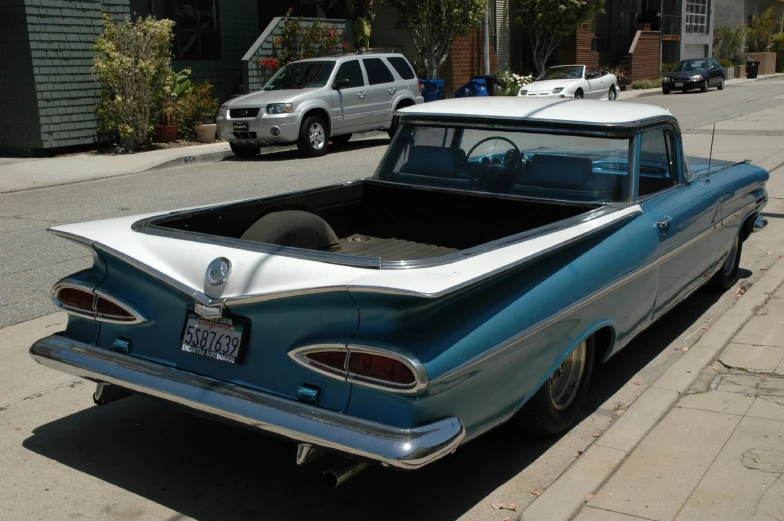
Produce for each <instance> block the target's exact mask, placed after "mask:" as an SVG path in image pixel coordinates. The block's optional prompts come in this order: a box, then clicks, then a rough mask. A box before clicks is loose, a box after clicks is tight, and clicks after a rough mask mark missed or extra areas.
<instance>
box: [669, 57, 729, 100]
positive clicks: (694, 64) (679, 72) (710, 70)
mask: <svg viewBox="0 0 784 521" xmlns="http://www.w3.org/2000/svg"><path fill="white" fill-rule="evenodd" d="M724 80H725V78H724V68H723V67H722V66H721V64H720V63H719V62H717V61H716V60H714V59H713V58H695V59H691V60H681V61H679V62H678V64H677V65H675V67H673V68H672V70H671V71H670V72H668V73H667V74H666V75H665V76H664V78H663V79H662V93H663V94H669V93H670V92H672V91H674V90H680V91H682V92H688V91H689V90H691V89H700V91H702V92H707V91H708V89H710V88H711V87H718V89H719V90H723V89H724Z"/></svg>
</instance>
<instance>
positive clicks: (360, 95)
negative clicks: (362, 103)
mask: <svg viewBox="0 0 784 521" xmlns="http://www.w3.org/2000/svg"><path fill="white" fill-rule="evenodd" d="M357 96H359V97H360V98H364V97H365V93H364V92H360V93H358V94H357Z"/></svg>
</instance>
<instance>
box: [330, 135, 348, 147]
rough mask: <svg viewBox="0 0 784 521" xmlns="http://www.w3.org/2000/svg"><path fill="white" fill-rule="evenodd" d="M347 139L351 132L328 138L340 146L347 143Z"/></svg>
mask: <svg viewBox="0 0 784 521" xmlns="http://www.w3.org/2000/svg"><path fill="white" fill-rule="evenodd" d="M349 139H351V134H341V135H339V136H332V137H331V138H329V140H330V141H332V143H333V144H335V145H338V146H341V147H342V146H346V143H348V140H349Z"/></svg>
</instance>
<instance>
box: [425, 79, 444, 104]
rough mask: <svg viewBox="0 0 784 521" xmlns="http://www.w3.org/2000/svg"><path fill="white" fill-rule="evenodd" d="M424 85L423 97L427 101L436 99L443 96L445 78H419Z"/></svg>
mask: <svg viewBox="0 0 784 521" xmlns="http://www.w3.org/2000/svg"><path fill="white" fill-rule="evenodd" d="M419 84H420V85H422V97H423V98H425V102H428V101H436V100H438V99H440V98H441V87H443V86H444V80H419Z"/></svg>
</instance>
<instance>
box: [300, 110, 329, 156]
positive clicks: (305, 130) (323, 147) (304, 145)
mask: <svg viewBox="0 0 784 521" xmlns="http://www.w3.org/2000/svg"><path fill="white" fill-rule="evenodd" d="M297 148H298V149H299V151H300V152H301V153H302V154H304V155H305V156H307V157H316V156H323V155H324V154H326V153H327V131H326V125H324V120H323V119H321V118H320V117H319V116H310V117H309V118H307V119H306V120H305V121H304V122H303V123H302V126H301V127H300V129H299V139H297Z"/></svg>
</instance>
